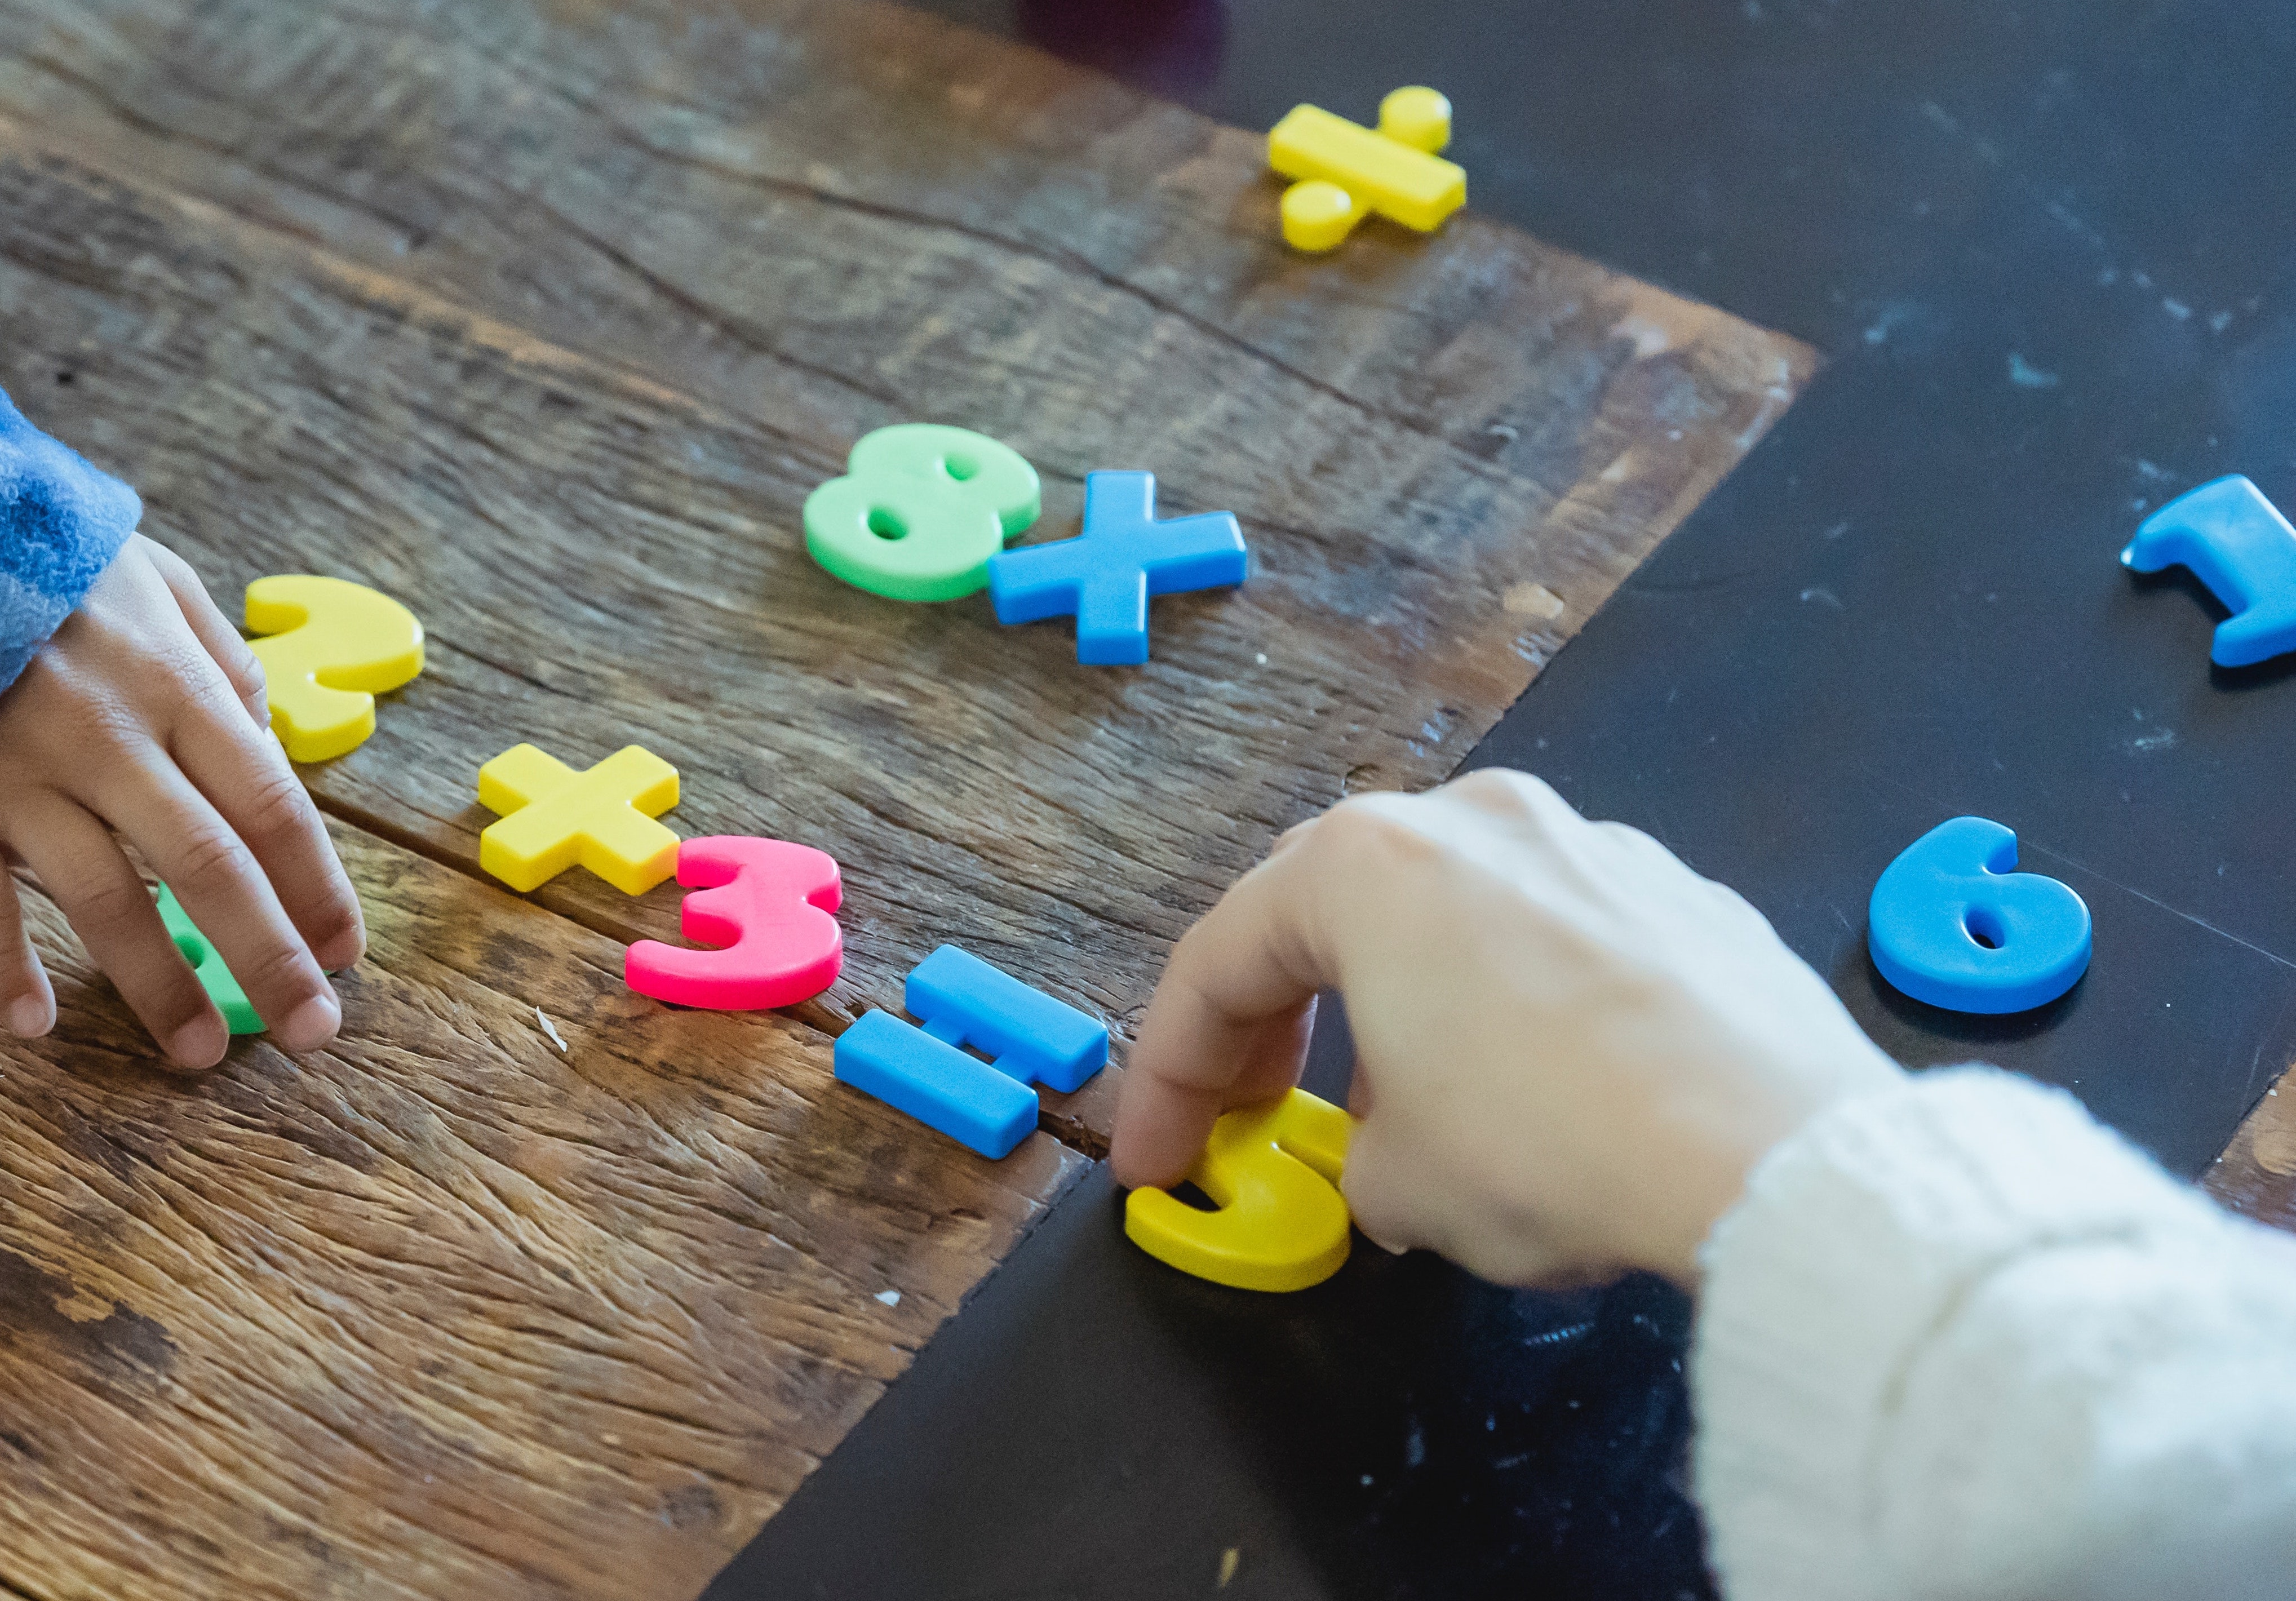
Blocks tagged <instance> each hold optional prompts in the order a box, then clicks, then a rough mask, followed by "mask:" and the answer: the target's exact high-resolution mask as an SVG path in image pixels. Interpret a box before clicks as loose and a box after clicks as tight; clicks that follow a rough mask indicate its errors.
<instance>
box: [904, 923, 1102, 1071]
mask: <svg viewBox="0 0 2296 1601" xmlns="http://www.w3.org/2000/svg"><path fill="white" fill-rule="evenodd" d="M901 1002H902V1005H904V1006H906V1007H908V1009H909V1015H910V1016H912V1017H914V1018H916V1019H917V1020H918V1021H920V1022H922V1023H923V1024H924V1026H925V1032H926V1033H928V1034H930V1035H931V1036H932V1037H933V1038H934V1039H939V1040H941V1041H943V1042H944V1043H946V1044H948V1045H969V1046H971V1047H972V1048H973V1049H974V1050H976V1051H979V1052H980V1054H981V1055H984V1056H987V1057H988V1058H989V1059H990V1060H992V1061H993V1062H995V1063H996V1068H997V1071H1000V1072H1005V1073H1010V1074H1011V1075H1012V1076H1013V1077H1014V1078H1015V1079H1018V1080H1021V1083H1023V1084H1031V1083H1035V1084H1043V1085H1045V1086H1046V1087H1047V1088H1053V1089H1057V1090H1062V1091H1067V1090H1071V1089H1078V1088H1083V1085H1084V1081H1085V1080H1087V1079H1089V1078H1091V1077H1092V1076H1093V1074H1095V1073H1096V1072H1098V1071H1100V1070H1101V1069H1102V1068H1103V1067H1106V1066H1107V1065H1108V1026H1107V1025H1106V1024H1105V1023H1101V1022H1094V1021H1093V1020H1092V1019H1091V1018H1089V1017H1087V1016H1086V1015H1085V1014H1083V1013H1081V1012H1079V1011H1078V1010H1077V1009H1076V1008H1075V1007H1074V1006H1070V1005H1068V1004H1067V1003H1066V1002H1064V1001H1056V1000H1054V998H1052V997H1051V996H1049V995H1046V993H1045V992H1044V991H1043V990H1041V989H1030V988H1029V986H1028V985H1026V984H1024V983H1022V982H1021V981H1020V980H1018V979H1016V978H1014V977H1013V975H1012V974H1011V973H1005V972H1003V971H1002V970H1000V969H998V968H995V967H991V966H990V965H988V963H986V962H984V961H982V960H981V959H980V957H979V956H973V955H972V954H971V953H970V952H967V951H962V950H959V949H958V948H956V947H955V946H954V945H944V946H942V947H941V948H939V950H937V951H935V952H933V953H932V955H931V956H927V957H926V958H925V959H924V960H923V961H922V962H920V963H918V964H917V965H916V966H915V967H914V968H913V969H911V970H910V973H909V981H908V986H907V988H906V989H905V990H904V991H903V993H902V998H901Z"/></svg>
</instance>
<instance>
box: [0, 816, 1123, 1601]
mask: <svg viewBox="0 0 2296 1601" xmlns="http://www.w3.org/2000/svg"><path fill="white" fill-rule="evenodd" d="M335 835H336V842H337V844H338V846H339V847H340V850H342V852H343V854H344V858H345V861H346V863H347V865H348V866H349V868H350V871H351V874H352V877H353V879H354V882H355V883H357V885H358V887H359V891H360V895H361V899H363V900H364V902H365V906H366V909H367V915H368V918H369V926H370V929H371V931H372V934H373V950H372V954H371V956H370V958H369V959H368V960H367V961H366V962H365V964H363V965H361V966H360V967H359V968H358V969H357V971H356V972H354V973H351V974H349V975H348V976H347V977H346V978H344V979H343V980H342V981H341V983H340V987H341V989H342V994H343V999H344V1014H345V1024H344V1030H343V1035H342V1040H341V1042H340V1044H339V1045H338V1046H337V1047H334V1048H332V1049H330V1050H327V1051H324V1052H318V1053H315V1054H313V1055H308V1056H305V1057H302V1058H300V1059H298V1060H289V1059H288V1058H286V1057H283V1056H282V1055H280V1054H279V1053H277V1052H276V1051H275V1050H273V1049H272V1048H271V1047H269V1046H268V1045H266V1044H265V1043H263V1042H262V1040H261V1039H259V1038H258V1039H246V1040H242V1041H241V1042H239V1043H238V1044H236V1045H235V1046H234V1050H233V1053H232V1055H231V1056H230V1058H229V1059H228V1060H227V1061H226V1063H225V1065H224V1066H223V1067H222V1068H220V1069H218V1070H217V1071H215V1072H213V1073H211V1074H209V1075H206V1076H203V1077H198V1078H178V1077H175V1076H172V1075H170V1074H168V1073H165V1072H162V1071H157V1070H156V1069H155V1068H153V1067H152V1066H151V1065H150V1058H151V1047H150V1046H149V1044H148V1042H147V1041H146V1040H144V1039H143V1038H142V1036H141V1034H140V1032H139V1031H138V1030H137V1029H136V1026H135V1022H134V1021H133V1019H132V1018H131V1017H130V1016H129V1015H128V1014H127V1013H126V1011H125V1010H124V1008H123V1007H121V1006H119V1003H118V1001H117V999H116V998H114V996H113V995H112V992H111V989H110V987H109V985H107V984H106V983H104V982H103V981H102V980H101V979H100V978H98V977H95V976H94V975H93V974H92V973H90V972H89V971H88V970H87V969H86V967H85V965H84V962H83V958H82V957H81V956H80V955H79V951H78V946H77V944H76V942H75V941H73V940H71V939H70V936H69V934H68V933H67V932H65V931H64V930H63V929H62V926H61V921H60V919H59V918H58V917H57V916H56V915H55V913H54V912H53V908H52V907H49V906H48V905H47V903H46V902H45V901H44V900H40V899H37V897H32V898H29V899H31V900H32V905H33V908H34V912H35V920H36V924H37V938H38V940H39V942H40V945H41V948H42V953H43V955H44V956H45V957H47V958H48V959H49V960H50V962H51V966H52V971H53V972H55V973H56V974H57V977H58V986H57V987H58V989H59V993H60V999H61V1002H62V1010H63V1019H62V1022H61V1025H60V1027H59V1028H58V1030H57V1031H56V1033H55V1034H54V1035H53V1037H52V1038H51V1039H47V1040H45V1041H42V1042H39V1043H37V1044H34V1045H30V1046H26V1045H22V1044H18V1043H13V1042H12V1043H11V1044H10V1045H9V1046H8V1047H6V1049H5V1050H4V1052H0V1593H6V1594H12V1595H13V1594H21V1595H28V1596H37V1597H44V1598H45V1597H55V1598H57V1601H61V1598H63V1597H97V1596H101V1597H107V1598H111V1597H163V1596H164V1597H193V1596H196V1597H209V1596H212V1597H233V1598H234V1601H237V1598H241V1597H281V1598H283V1601H284V1598H290V1597H291V1598H295V1601H310V1598H311V1597H331V1596H349V1595H357V1596H361V1597H481V1596H483V1597H599V1598H601V1601H604V1598H606V1597H613V1598H615V1601H624V1598H627V1597H663V1598H665V1601H667V1598H669V1597H686V1596H690V1595H692V1594H693V1593H694V1592H695V1591H697V1590H699V1589H701V1586H702V1585H703V1584H704V1583H705V1582H706V1581H707V1580H708V1578H709V1575H710V1574H712V1573H714V1572H716V1571H717V1569H718V1568H719V1567H720V1566H722V1565H723V1564H724V1563H725V1562H726V1560H727V1559H728V1558H729V1557H730V1556H732V1555H733V1553H734V1551H735V1550H737V1549H738V1548H740V1547H741V1546H742V1544H743V1543H744V1542H745V1541H746V1540H747V1539H749V1537H750V1535H751V1534H753V1533H754V1532H755V1531H756V1530H757V1528H758V1525H759V1524H760V1523H762V1522H763V1521H764V1520H765V1518H766V1517H767V1515H769V1514H770V1513H771V1512H772V1510H773V1509H774V1508H775V1507H777V1506H778V1505H779V1504H780V1503H781V1501H782V1500H783V1498H786V1497H787V1496H788V1494H789V1493H790V1491H791V1490H792V1489H793V1488H794V1487H795V1485H796V1484H797V1482H798V1481H799V1478H801V1477H802V1476H803V1474H805V1473H806V1472H808V1470H809V1468H810V1467H811V1466H813V1465H814V1464H815V1463H816V1462H817V1461H818V1460H819V1458H820V1457H822V1456H823V1455H824V1454H825V1453H826V1452H827V1451H828V1450H829V1449H831V1447H832V1446H833V1445H834V1444H835V1443H836V1442H837V1441H838V1440H839V1439H840V1437H842V1435H843V1433H845V1431H846V1429H847V1428H849V1426H850V1425H851V1424H852V1423H853V1422H854V1421H855V1419H856V1418H857V1417H858V1416H859V1415H860V1414H861V1413H862V1412H863V1411H864V1410H865V1408H867V1407H868V1405H869V1404H870V1403H871V1401H872V1400H873V1399H874V1398H875V1397H876V1396H877V1395H878V1393H879V1392H881V1390H882V1389H883V1387H884V1385H885V1384H886V1383H887V1382H888V1381H890V1379H892V1378H893V1377H894V1376H895V1375H897V1374H898V1373H899V1372H900V1371H901V1370H902V1369H903V1368H904V1367H906V1365H907V1363H908V1361H909V1359H910V1357H911V1356H912V1354H913V1353H914V1351H916V1349H917V1348H918V1346H919V1345H920V1344H921V1343H922V1342H923V1341H924V1340H925V1339H926V1337H927V1336H928V1335H929V1334H931V1331H932V1330H933V1328H934V1327H935V1326H937V1325H938V1324H939V1322H940V1321H941V1319H942V1318H945V1317H947V1315H948V1314H949V1313H950V1312H951V1311H953V1310H955V1307H956V1305H957V1304H958V1302H959V1301H960V1300H961V1299H962V1298H963V1296H964V1294H965V1293H966V1292H967V1291H968V1290H970V1289H971V1288H972V1286H973V1285H975V1284H976V1283H977V1282H978V1281H979V1280H980V1277H982V1276H983V1275H984V1274H986V1273H987V1272H988V1270H989V1268H991V1267H992V1265H993V1264H994V1263H995V1262H996V1260H999V1258H1001V1257H1002V1256H1003V1255H1004V1254H1005V1252H1007V1251H1008V1250H1010V1249H1011V1247H1012V1246H1013V1244H1015V1243H1016V1241H1017V1239H1018V1238H1019V1236H1021V1234H1022V1233H1023V1232H1025V1230H1026V1229H1027V1228H1028V1227H1029V1226H1030V1225H1031V1223H1032V1222H1033V1220H1034V1219H1036V1218H1037V1217H1038V1216H1039V1215H1040V1213H1041V1211H1042V1210H1043V1209H1044V1208H1045V1207H1046V1205H1048V1204H1049V1203H1051V1202H1052V1201H1053V1200H1054V1199H1055V1198H1056V1197H1057V1196H1058V1195H1060V1194H1061V1193H1062V1191H1063V1190H1064V1189H1065V1188H1066V1187H1067V1186H1068V1185H1069V1184H1070V1182H1072V1181H1073V1179H1074V1178H1076V1177H1077V1176H1078V1174H1079V1173H1080V1172H1081V1171H1082V1170H1083V1168H1084V1165H1085V1164H1084V1160H1083V1159H1082V1158H1081V1157H1079V1156H1078V1155H1077V1154H1075V1153H1073V1152H1071V1151H1069V1150H1068V1149H1067V1148H1066V1147H1064V1146H1062V1145H1060V1144H1059V1143H1058V1142H1056V1141H1054V1139H1052V1138H1051V1137H1049V1136H1046V1135H1044V1134H1037V1135H1033V1136H1031V1137H1030V1138H1029V1141H1027V1142H1026V1143H1024V1145H1022V1146H1021V1149H1020V1150H1019V1151H1018V1152H1016V1153H1015V1154H1013V1156H1012V1157H1010V1158H1008V1159H1007V1160H1006V1161H1005V1162H995V1163H992V1162H985V1161H982V1160H981V1159H980V1158H978V1157H975V1156H973V1155H972V1154H970V1153H968V1152H966V1151H964V1150H963V1149H962V1148H960V1147H958V1146H957V1145H955V1144H954V1143H953V1142H951V1141H948V1140H946V1139H943V1138H941V1137H939V1136H937V1135H934V1134H931V1133H930V1132H929V1131H927V1130H925V1129H922V1128H920V1127H919V1126H918V1125H916V1124H915V1123H914V1122H912V1121H909V1120H908V1119H906V1118H905V1117H902V1116H901V1115H900V1114H898V1113H897V1112H892V1111H891V1110H890V1109H889V1108H887V1107H884V1106H882V1105H881V1104H878V1103H876V1102H874V1101H872V1100H870V1099H869V1098H868V1097H866V1096H862V1095H859V1094H858V1093H857V1092H855V1091H852V1090H849V1089H848V1088H845V1087H843V1086H841V1085H838V1084H835V1083H834V1082H833V1081H832V1079H831V1077H830V1071H829V1061H828V1056H829V1051H828V1041H827V1040H826V1039H824V1037H823V1036H822V1035H820V1034H819V1033H818V1032H816V1031H815V1030H811V1029H808V1028H807V1027H805V1026H803V1025H801V1024H799V1023H796V1022H791V1021H789V1020H787V1019H783V1018H780V1017H775V1016H772V1015H752V1016H734V1015H726V1014H703V1013H690V1012H670V1011H667V1010H665V1009H663V1008H660V1007H659V1006H653V1005H652V1004H651V1003H648V1002H645V1001H644V1000H642V999H640V998H637V997H635V996H633V995H631V994H630V993H629V992H628V990H627V989H625V988H624V986H623V984H622V981H621V966H620V961H619V954H620V953H619V949H618V948H616V946H615V945H614V943H613V942H612V941H611V940H607V939H605V938H603V937H602V936H599V935H597V934H594V933H591V932H588V931H586V930H583V929H579V928H578V927H576V926H574V925H573V924H570V923H568V922H567V921H565V920H564V919H563V918H561V917H558V916H555V915H552V914H550V913H548V912H545V911H543V910H541V909H539V908H537V907H532V906H528V905H524V904H521V902H520V901H519V899H517V898H516V897H514V896H512V895H510V894H509V893H507V892H505V891H496V890H494V889H490V888H488V887H487V886H486V885H484V884H481V883H477V882H475V881H473V880H472V879H471V878H469V877H467V876H465V875H464V874H460V873H457V872H455V871H453V870H451V869H449V868H447V867H445V866H439V865H438V864H436V863H433V862H430V861H428V860H426V859H424V858H420V857H417V856H414V855H412V854H410V853H408V852H406V851H403V850H398V848H396V847H393V846H391V845H389V844H386V843H384V842H381V841H379V840H375V839H373V838H372V837H370V836H366V835H364V834H362V833H359V832H358V831H357V830H355V829H352V828H348V827H346V826H342V825H337V826H336V830H335ZM537 1007H538V1008H539V1009H540V1013H541V1014H543V1015H546V1016H547V1017H548V1018H549V1019H550V1022H551V1025H552V1026H553V1027H554V1028H555V1030H557V1032H558V1034H559V1035H560V1037H561V1038H562V1039H563V1040H564V1042H565V1045H566V1047H567V1048H566V1049H565V1050H564V1051H563V1052H561V1051H560V1050H559V1049H558V1048H557V1047H556V1046H555V1045H553V1042H552V1041H551V1039H550V1038H549V1037H548V1035H547V1034H546V1033H545V1029H544V1026H543V1024H542V1022H541V1021H540V1018H539V1017H538V1016H537ZM887 1292H898V1304H896V1305H890V1306H889V1305H887V1304H885V1303H884V1302H882V1301H880V1300H879V1299H877V1297H878V1296H879V1295H880V1294H881V1293H887Z"/></svg>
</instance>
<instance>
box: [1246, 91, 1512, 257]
mask: <svg viewBox="0 0 2296 1601" xmlns="http://www.w3.org/2000/svg"><path fill="white" fill-rule="evenodd" d="M1450 143H1451V103H1450V102H1449V101H1447V100H1446V99H1444V98H1443V96H1442V95H1440V94H1437V93H1436V92H1435V91H1434V90H1432V89H1428V88H1418V87H1413V88H1406V89H1398V90H1396V91H1395V92H1394V93H1393V94H1390V95H1389V96H1388V97H1387V98H1386V99H1385V100H1382V101H1381V102H1380V103H1379V128H1378V131H1376V132H1374V131H1373V130H1372V129H1370V128H1367V127H1363V126H1361V125H1360V124H1357V123H1353V122H1349V120H1348V119H1346V118H1344V117H1334V116H1333V115H1332V113H1331V112H1329V111H1324V110H1323V109H1322V108H1320V107H1317V106H1312V105H1300V106H1293V107H1292V110H1291V111H1289V112H1288V113H1286V114H1285V116H1284V119H1283V121H1281V122H1279V123H1277V124H1276V125H1275V128H1274V129H1273V130H1272V131H1270V132H1269V134H1268V135H1267V164H1268V165H1269V166H1271V167H1273V168H1275V170H1276V171H1278V172H1280V173H1282V174H1283V176H1284V177H1287V178H1299V179H1300V180H1301V182H1300V183H1296V184H1294V185H1292V187H1290V188H1289V189H1286V190H1285V191H1284V192H1283V239H1284V242H1286V243H1287V244H1289V245H1291V246H1292V249H1294V250H1331V249H1333V248H1334V247H1336V246H1337V245H1338V244H1339V242H1341V240H1343V239H1345V238H1346V237H1347V236H1348V235H1349V234H1351V233H1353V232H1354V231H1355V226H1356V224H1357V223H1359V222H1361V221H1362V220H1363V219H1364V218H1365V216H1366V215H1368V214H1369V213H1371V212H1374V211H1376V212H1378V213H1379V214H1380V215H1381V216H1382V217H1384V218H1388V219H1389V220H1390V221H1393V222H1399V223H1401V224H1403V226H1406V227H1408V228H1416V229H1418V230H1419V231H1420V232H1421V233H1423V234H1431V233H1433V232H1434V231H1435V230H1436V229H1437V228H1439V227H1441V226H1443V219H1444V218H1447V217H1448V216H1450V215H1451V213H1452V212H1454V211H1456V210H1457V209H1459V208H1460V207H1461V206H1464V205H1465V204H1466V203H1467V174H1466V170H1465V168H1462V167H1460V166H1459V165H1458V164H1457V163H1456V162H1453V161H1446V160H1443V159H1442V158H1441V157H1440V156H1439V155H1437V154H1435V152H1437V151H1439V150H1440V149H1442V148H1443V147H1444V146H1445V145H1447V144H1450Z"/></svg>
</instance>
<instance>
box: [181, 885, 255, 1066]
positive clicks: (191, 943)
mask: <svg viewBox="0 0 2296 1601" xmlns="http://www.w3.org/2000/svg"><path fill="white" fill-rule="evenodd" d="M160 922H162V923H164V924H167V925H168V937H169V938H170V939H172V940H175V942H176V949H177V950H180V951H182V952H183V953H184V961H186V962H189V963H190V964H191V965H192V971H193V973H197V974H198V975H199V979H200V986H201V989H205V990H206V991H207V992H208V998H209V1000H211V1001H213V1002H215V1004H216V1010H217V1011H218V1012H220V1013H222V1014H223V1022H224V1027H225V1028H227V1029H229V1030H231V1031H232V1032H233V1033H234V1034H260V1033H262V1032H263V1019H261V1018H260V1017H258V1016H257V1015H256V1014H255V1007H254V1006H253V1005H252V1004H251V1003H250V1001H249V1000H248V998H247V991H246V990H244V989H241V988H240V987H239V981H238V980H237V979H235V978H234V977H232V976H231V969H230V968H228V967H226V966H225V965H223V957H221V956H217V954H216V948H215V947H214V946H212V945H210V944H209V943H208V937H207V936H206V935H205V934H203V933H201V932H200V931H199V929H198V927H197V926H196V925H195V924H193V922H192V915H191V914H190V913H189V912H186V911H185V910H184V907H183V904H182V903H181V902H180V901H178V900H177V899H176V892H175V891H173V890H171V889H169V888H168V886H167V885H165V884H161V885H160Z"/></svg>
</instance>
